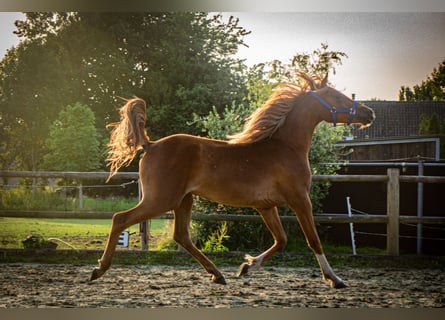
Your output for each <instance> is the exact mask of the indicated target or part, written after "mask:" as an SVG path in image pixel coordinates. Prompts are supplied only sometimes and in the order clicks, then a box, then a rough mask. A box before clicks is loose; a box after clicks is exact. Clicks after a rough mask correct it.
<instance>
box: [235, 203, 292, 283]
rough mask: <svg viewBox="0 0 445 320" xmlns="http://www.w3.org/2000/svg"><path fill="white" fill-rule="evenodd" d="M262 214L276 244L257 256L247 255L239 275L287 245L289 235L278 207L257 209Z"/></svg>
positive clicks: (256, 266)
mask: <svg viewBox="0 0 445 320" xmlns="http://www.w3.org/2000/svg"><path fill="white" fill-rule="evenodd" d="M257 210H258V212H259V213H260V214H261V217H262V218H263V221H264V223H265V224H266V226H267V228H268V229H269V231H270V233H271V234H272V236H273V238H274V244H273V245H272V246H271V247H270V248H269V249H268V250H266V251H264V252H263V253H261V254H260V255H258V256H256V257H252V256H250V255H246V257H245V259H246V260H247V262H244V263H243V264H242V265H241V266H240V269H239V272H238V277H240V276H243V275H245V274H247V273H248V272H249V271H252V270H256V269H258V268H259V267H260V266H261V265H262V264H263V263H265V262H266V261H267V260H269V259H270V258H271V257H272V256H273V255H274V254H275V253H276V252H277V251H281V250H283V249H284V248H285V247H286V243H287V236H286V233H285V232H284V229H283V225H282V224H281V220H280V216H279V215H278V210H277V208H276V207H274V208H270V209H257Z"/></svg>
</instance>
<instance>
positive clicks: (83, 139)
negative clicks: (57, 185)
mask: <svg viewBox="0 0 445 320" xmlns="http://www.w3.org/2000/svg"><path fill="white" fill-rule="evenodd" d="M94 122H95V118H94V113H93V112H92V111H91V109H90V108H89V107H88V106H85V105H82V104H80V103H76V104H74V105H73V106H67V107H66V108H65V109H64V110H62V111H61V112H60V114H59V117H58V118H57V119H56V120H55V121H54V123H53V124H52V125H51V127H50V132H49V138H48V139H47V141H46V143H47V145H48V153H47V154H46V155H45V156H44V165H43V166H44V168H46V169H47V170H51V171H79V172H83V171H91V170H95V169H97V168H98V167H99V159H100V152H99V139H98V138H99V136H98V133H97V130H96V127H95V123H94Z"/></svg>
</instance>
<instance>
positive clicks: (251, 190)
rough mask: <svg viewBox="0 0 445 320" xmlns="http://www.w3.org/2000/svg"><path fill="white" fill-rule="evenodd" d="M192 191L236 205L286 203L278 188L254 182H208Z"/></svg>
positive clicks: (272, 205)
mask: <svg viewBox="0 0 445 320" xmlns="http://www.w3.org/2000/svg"><path fill="white" fill-rule="evenodd" d="M192 193H194V194H196V195H198V196H200V197H203V198H206V199H208V200H211V201H214V202H217V203H221V204H225V205H230V206H234V207H256V208H269V207H275V206H278V205H282V204H284V203H285V201H284V198H283V197H282V196H281V195H280V194H279V192H278V191H277V190H274V189H273V188H271V187H270V186H267V187H265V186H261V185H260V184H254V183H252V184H251V183H247V184H246V183H237V184H231V183H226V184H224V183H222V184H221V185H215V184H208V185H203V186H200V187H199V188H197V189H196V190H193V191H192Z"/></svg>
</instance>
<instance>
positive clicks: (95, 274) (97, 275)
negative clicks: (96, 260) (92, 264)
mask: <svg viewBox="0 0 445 320" xmlns="http://www.w3.org/2000/svg"><path fill="white" fill-rule="evenodd" d="M104 273H105V271H103V270H101V269H99V268H94V270H93V272H92V273H91V278H90V281H93V280H96V279H98V278H100V277H102V275H103V274H104Z"/></svg>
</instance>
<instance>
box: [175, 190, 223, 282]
mask: <svg viewBox="0 0 445 320" xmlns="http://www.w3.org/2000/svg"><path fill="white" fill-rule="evenodd" d="M192 204H193V197H192V195H191V194H187V195H186V196H185V197H184V199H183V200H182V202H181V205H180V206H179V207H178V208H177V209H175V210H174V212H175V230H174V236H173V237H174V240H175V241H176V242H177V243H178V244H179V245H180V246H181V247H183V248H184V249H185V250H187V251H188V252H189V253H190V254H191V255H192V256H193V257H194V258H195V259H196V260H197V261H198V262H199V263H200V264H201V266H202V267H203V268H204V269H205V270H206V271H207V272H208V273H209V274H211V275H212V281H213V282H215V283H219V284H226V280H225V278H224V276H223V275H222V273H221V272H220V271H219V270H218V268H217V267H216V266H215V264H214V263H213V262H212V261H210V260H209V259H208V258H207V257H206V256H205V255H204V254H203V253H202V252H201V251H199V249H198V248H196V246H195V245H194V244H193V242H192V241H191V239H190V234H189V226H190V221H191V218H192V211H191V210H192Z"/></svg>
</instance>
